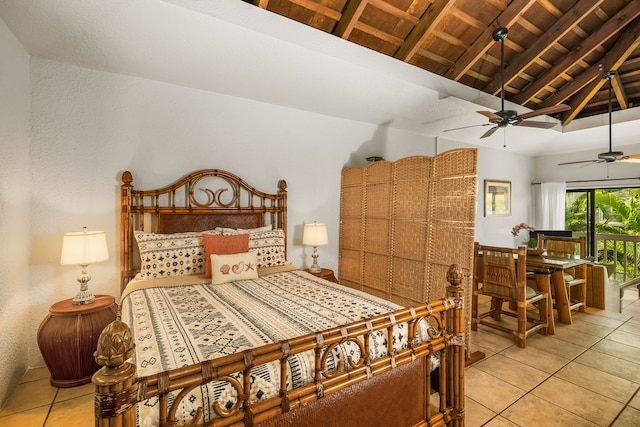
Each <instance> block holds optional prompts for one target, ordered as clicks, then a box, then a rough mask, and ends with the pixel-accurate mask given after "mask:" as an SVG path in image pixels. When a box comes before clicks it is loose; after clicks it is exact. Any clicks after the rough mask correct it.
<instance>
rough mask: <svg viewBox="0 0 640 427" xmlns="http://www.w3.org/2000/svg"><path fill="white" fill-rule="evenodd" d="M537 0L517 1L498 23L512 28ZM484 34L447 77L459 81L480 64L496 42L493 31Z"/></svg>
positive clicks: (446, 74) (499, 18)
mask: <svg viewBox="0 0 640 427" xmlns="http://www.w3.org/2000/svg"><path fill="white" fill-rule="evenodd" d="M536 1H537V0H515V1H513V2H511V4H510V5H509V6H508V7H507V8H506V9H505V10H503V11H502V13H500V16H498V17H497V18H496V21H499V22H500V23H502V24H504V25H506V26H507V27H511V26H512V25H513V24H515V23H516V22H517V21H518V19H519V18H520V16H521V15H522V14H524V13H525V12H526V11H527V10H529V8H530V7H531V6H533V5H534V4H536ZM489 30H490V31H486V32H484V33H482V35H481V36H480V37H478V38H477V39H476V41H475V42H473V44H472V45H471V47H470V48H469V49H467V50H466V51H465V53H464V54H463V55H462V56H461V57H460V58H459V59H458V60H457V61H456V65H455V67H453V68H450V69H449V71H447V72H446V73H445V75H444V76H445V77H446V78H448V79H451V80H455V81H458V80H460V79H461V78H462V76H464V75H465V74H467V72H468V71H469V70H470V69H471V67H473V65H474V64H475V63H476V62H478V61H479V60H480V59H481V58H482V56H483V55H484V54H485V53H487V51H488V50H489V48H490V47H491V46H493V44H494V43H495V41H494V40H493V38H492V35H491V34H492V33H493V29H492V28H489Z"/></svg>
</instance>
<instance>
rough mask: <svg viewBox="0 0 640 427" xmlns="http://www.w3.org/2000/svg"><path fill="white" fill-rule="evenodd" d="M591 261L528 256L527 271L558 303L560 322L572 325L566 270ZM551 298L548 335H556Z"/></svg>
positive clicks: (557, 309) (540, 287)
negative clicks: (533, 275) (565, 282)
mask: <svg viewBox="0 0 640 427" xmlns="http://www.w3.org/2000/svg"><path fill="white" fill-rule="evenodd" d="M588 262H589V261H588V260H586V259H581V258H556V257H551V256H547V255H545V254H542V255H529V254H527V271H528V272H532V273H534V274H535V278H536V285H537V286H538V289H539V290H540V291H542V292H550V295H554V297H555V301H556V311H557V312H558V320H559V321H560V322H561V323H566V324H571V310H570V309H569V292H568V289H567V287H566V286H565V284H564V270H566V269H568V268H573V267H576V266H579V265H582V264H586V263H588ZM551 301H552V299H551V298H549V307H548V310H547V334H551V335H553V334H555V331H556V328H555V320H554V317H553V303H552V302H551Z"/></svg>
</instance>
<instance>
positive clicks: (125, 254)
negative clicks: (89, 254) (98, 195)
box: [120, 171, 133, 292]
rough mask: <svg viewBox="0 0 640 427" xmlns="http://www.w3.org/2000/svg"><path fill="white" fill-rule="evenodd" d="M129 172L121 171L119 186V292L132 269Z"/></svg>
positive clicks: (130, 179)
mask: <svg viewBox="0 0 640 427" xmlns="http://www.w3.org/2000/svg"><path fill="white" fill-rule="evenodd" d="M132 182H133V176H132V175H131V172H129V171H124V172H123V173H122V185H121V186H120V204H121V213H120V222H121V224H120V292H122V290H123V289H124V288H125V286H127V283H129V280H131V279H132V278H133V277H132V271H133V253H132V250H133V242H132V236H133V213H132V212H131V203H132V199H131V192H132V191H133V185H132V184H131V183H132Z"/></svg>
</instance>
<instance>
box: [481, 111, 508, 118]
mask: <svg viewBox="0 0 640 427" xmlns="http://www.w3.org/2000/svg"><path fill="white" fill-rule="evenodd" d="M476 113H479V114H482V115H483V116H485V117H487V118H488V119H489V120H502V117H500V116H499V115H497V114H496V113H494V112H491V111H476Z"/></svg>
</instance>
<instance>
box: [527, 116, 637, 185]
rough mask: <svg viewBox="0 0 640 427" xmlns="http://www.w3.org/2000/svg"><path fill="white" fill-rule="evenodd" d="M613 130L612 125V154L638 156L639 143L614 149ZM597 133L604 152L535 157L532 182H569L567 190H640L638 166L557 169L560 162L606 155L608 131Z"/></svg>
mask: <svg viewBox="0 0 640 427" xmlns="http://www.w3.org/2000/svg"><path fill="white" fill-rule="evenodd" d="M615 129H616V125H615V124H614V126H613V132H612V134H613V137H612V140H613V141H614V146H613V150H614V151H618V150H620V151H623V152H624V153H625V154H640V143H638V144H634V145H625V146H620V147H618V148H616V146H615V143H616V142H617V141H616V139H615ZM598 131H599V132H600V133H601V134H602V135H601V136H602V141H603V149H601V150H589V151H584V152H582V153H573V154H564V155H556V156H541V157H537V158H536V159H535V174H534V180H535V181H538V182H553V181H568V182H567V188H595V187H625V186H628V187H637V186H640V163H623V162H615V163H586V164H576V165H564V166H559V165H558V163H563V162H573V161H577V160H586V159H597V158H598V153H602V152H606V151H608V147H607V145H608V130H607V129H606V127H605V128H599V129H598ZM580 136H581V133H580V132H578V133H576V135H575V136H573V137H575V138H579V137H580ZM626 143H628V142H626Z"/></svg>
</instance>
